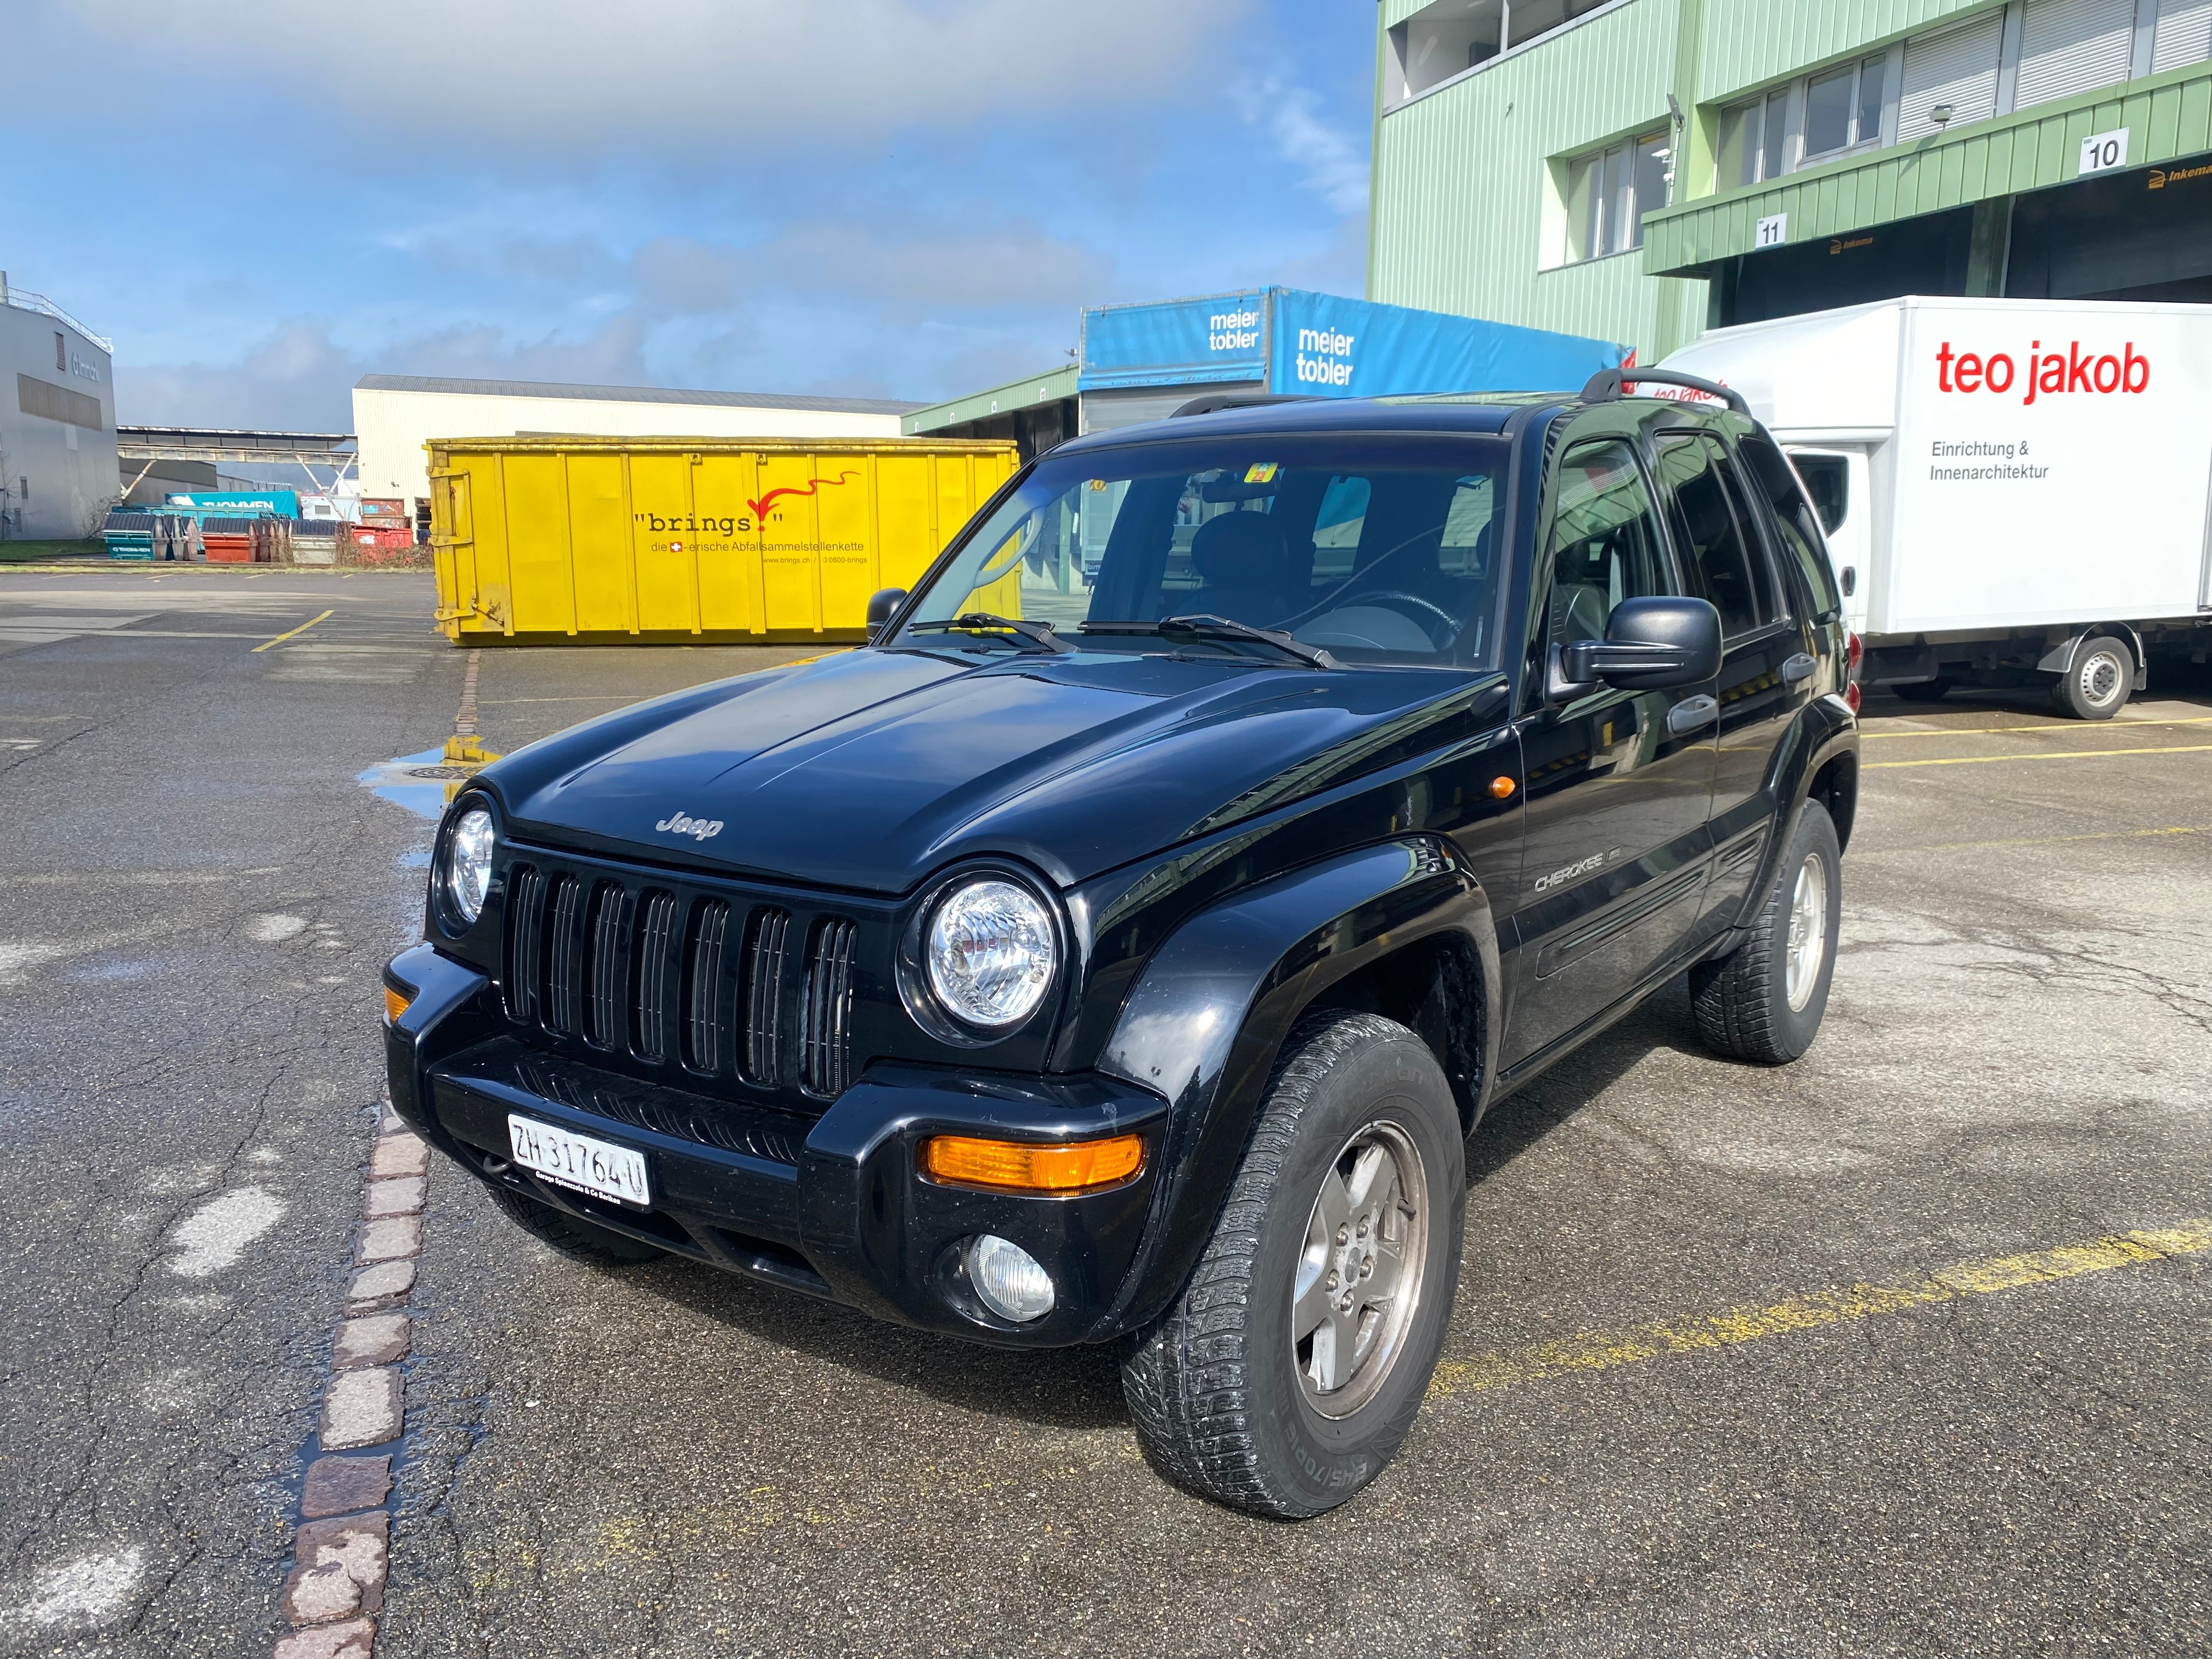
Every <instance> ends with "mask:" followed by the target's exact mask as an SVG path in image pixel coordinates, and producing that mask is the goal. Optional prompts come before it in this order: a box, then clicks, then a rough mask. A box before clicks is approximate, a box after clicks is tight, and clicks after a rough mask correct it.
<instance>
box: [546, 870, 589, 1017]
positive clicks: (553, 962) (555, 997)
mask: <svg viewBox="0 0 2212 1659" xmlns="http://www.w3.org/2000/svg"><path fill="white" fill-rule="evenodd" d="M550 909H551V912H552V921H551V927H552V933H553V937H552V939H551V940H550V945H551V949H550V950H549V951H547V952H546V969H545V1015H544V1018H545V1026H546V1029H547V1030H551V1031H557V1032H559V1033H560V1034H561V1035H562V1036H574V1035H575V1033H576V1028H577V1026H578V1025H579V1024H581V1015H582V1009H581V1006H580V1005H581V1003H582V1001H583V995H584V963H583V954H584V927H583V922H584V884H583V883H582V882H580V881H579V880H578V879H577V878H575V877H574V876H562V877H561V878H559V879H558V880H557V881H556V882H555V883H554V884H553V902H552V904H551V906H550Z"/></svg>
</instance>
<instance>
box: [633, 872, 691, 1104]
mask: <svg viewBox="0 0 2212 1659" xmlns="http://www.w3.org/2000/svg"><path fill="white" fill-rule="evenodd" d="M677 946H678V939H677V934H676V896H675V895H674V894H672V893H648V894H647V895H646V899H645V921H644V925H643V926H642V927H640V928H639V929H638V938H637V1024H636V1027H635V1043H636V1048H637V1057H638V1058H639V1059H640V1060H647V1061H649V1062H650V1063H651V1064H653V1065H655V1066H665V1065H667V1064H668V1063H669V1062H670V1061H671V1060H674V1059H675V1057H676V1044H675V1042H674V1035H675V1032H674V1028H675V1023H676V1022H675V1017H674V1001H675V999H674V998H673V997H672V996H671V991H672V990H673V989H674V987H675V986H676V983H677V981H678V976H679V975H680V973H681V969H678V968H677V967H676V965H675V963H676V951H677Z"/></svg>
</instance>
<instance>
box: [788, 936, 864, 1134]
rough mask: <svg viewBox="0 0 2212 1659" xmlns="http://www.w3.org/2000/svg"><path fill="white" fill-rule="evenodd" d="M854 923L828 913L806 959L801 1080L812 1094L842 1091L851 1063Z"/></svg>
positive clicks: (832, 1094) (833, 1094)
mask: <svg viewBox="0 0 2212 1659" xmlns="http://www.w3.org/2000/svg"><path fill="white" fill-rule="evenodd" d="M853 934H854V927H853V924H852V923H851V922H849V921H846V920H845V919H844V918H843V917H842V916H830V917H828V918H826V919H824V920H823V921H821V922H818V923H817V924H816V926H815V929H814V948H813V949H812V950H811V951H809V952H807V960H806V1036H805V1065H804V1066H803V1067H802V1069H801V1073H800V1078H799V1082H800V1085H801V1086H802V1087H804V1088H805V1091H806V1092H807V1093H808V1094H810V1095H820V1096H822V1097H823V1098H824V1099H833V1100H834V1099H835V1098H836V1097H837V1096H839V1095H842V1094H843V1093H844V1092H845V1085H846V1084H847V1082H848V1081H849V1079H848V1078H847V1077H846V1075H845V1073H846V1068H847V1067H848V1066H849V1065H850V1064H851V1062H852V1056H853V1043H852V1035H851V1030H850V1027H851V1024H852V1018H853Z"/></svg>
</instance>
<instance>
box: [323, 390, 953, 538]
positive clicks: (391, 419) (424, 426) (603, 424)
mask: <svg viewBox="0 0 2212 1659" xmlns="http://www.w3.org/2000/svg"><path fill="white" fill-rule="evenodd" d="M920 407H921V405H920V404H906V403H893V402H890V401H889V400H888V399H884V398H811V397H793V396H786V395H784V394H782V393H781V392H676V391H668V390H665V389H662V388H659V387H654V386H566V385H561V384H557V383H550V382H544V381H536V380H445V379H441V378H438V377H435V376H430V375H419V374H369V375H365V376H363V377H362V380H361V382H360V383H359V384H358V385H357V386H355V387H354V389H353V429H354V433H355V435H356V437H357V438H358V440H359V449H360V453H361V493H362V495H365V496H370V497H376V496H383V497H394V496H396V497H398V498H400V499H402V500H404V501H406V502H407V503H408V504H409V506H410V508H411V509H412V511H413V512H414V513H415V515H416V519H417V520H418V522H422V523H427V522H428V510H429V498H430V477H429V471H428V459H429V458H428V456H427V455H425V454H424V453H423V449H422V446H423V445H424V444H425V443H427V442H428V441H430V440H431V439H434V438H511V437H514V436H517V435H520V434H523V433H533V432H544V433H589V434H591V435H595V436H600V437H635V438H650V437H681V438H690V437H698V438H896V437H897V436H898V435H899V416H902V415H903V414H905V413H907V412H908V410H913V409H918V408H920Z"/></svg>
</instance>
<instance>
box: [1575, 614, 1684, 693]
mask: <svg viewBox="0 0 2212 1659" xmlns="http://www.w3.org/2000/svg"><path fill="white" fill-rule="evenodd" d="M1720 671H1721V613H1720V612H1719V611H1716V610H1714V609H1713V607H1712V605H1711V602H1710V601H1708V600H1705V599H1677V598H1674V597H1673V596H1671V595H1669V596H1668V597H1665V598H1661V599H1623V600H1622V601H1621V602H1620V604H1619V605H1615V606H1613V616H1612V618H1611V619H1610V620H1609V621H1607V623H1606V626H1605V637H1604V638H1603V639H1602V640H1577V641H1575V642H1574V643H1573V644H1572V645H1566V646H1561V647H1559V678H1560V679H1562V680H1564V681H1565V682H1566V684H1568V685H1569V686H1570V687H1574V686H1582V685H1589V684H1594V683H1595V682H1596V681H1599V680H1603V681H1604V682H1605V683H1606V684H1608V685H1615V686H1619V687H1620V689H1621V690H1624V691H1664V690H1670V689H1672V688H1673V687H1675V686H1678V685H1695V684H1698V683H1699V681H1700V680H1709V679H1711V678H1713V677H1714V676H1715V675H1716V674H1717V673H1719V672H1720Z"/></svg>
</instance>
